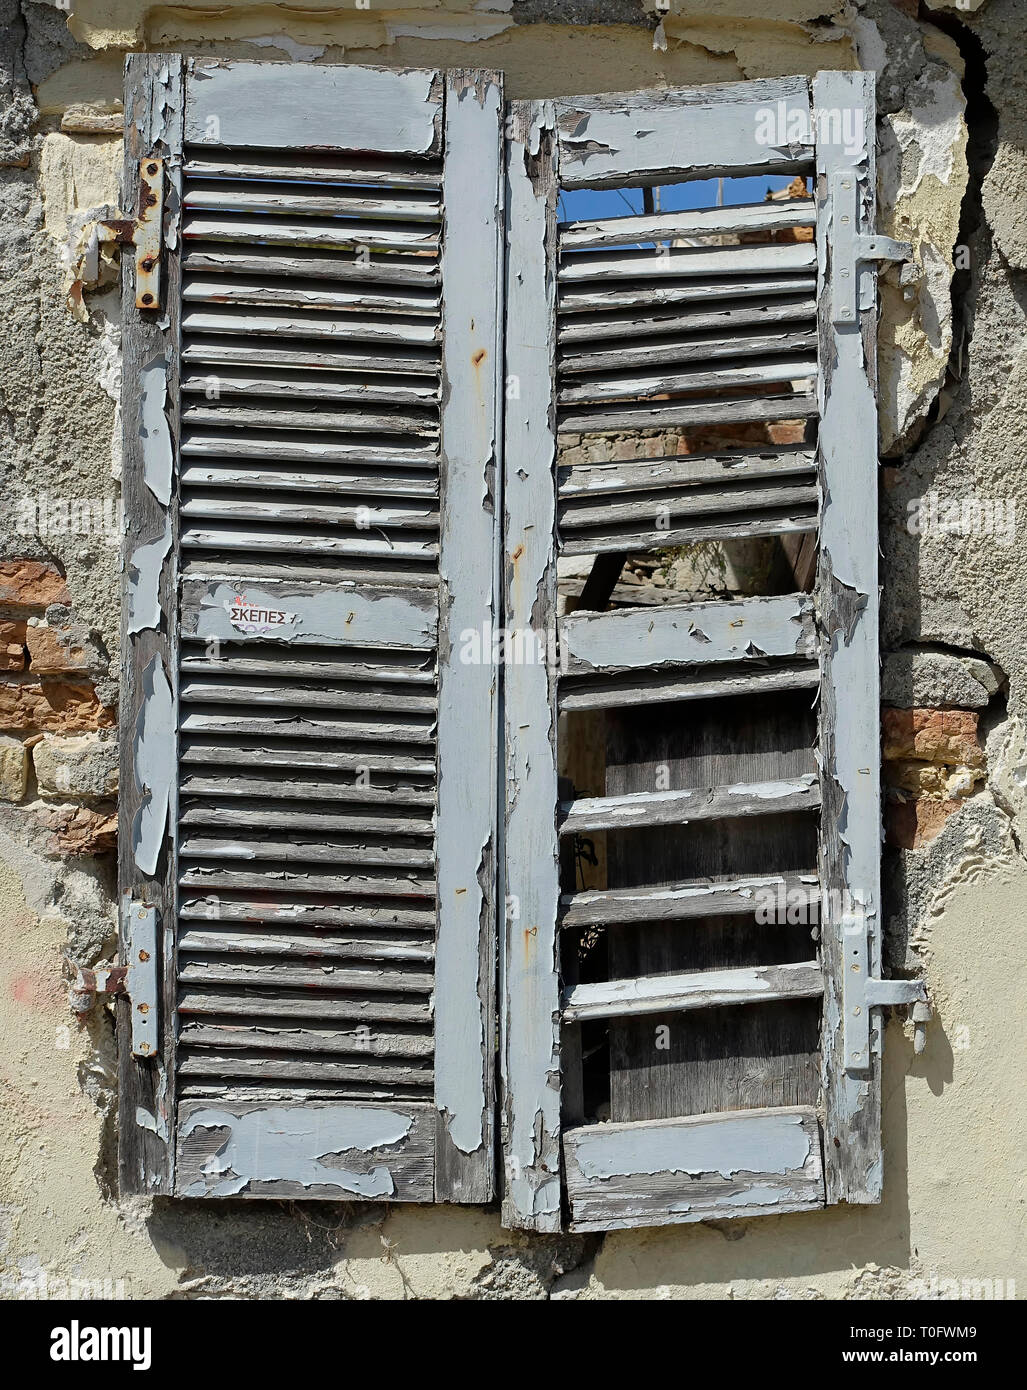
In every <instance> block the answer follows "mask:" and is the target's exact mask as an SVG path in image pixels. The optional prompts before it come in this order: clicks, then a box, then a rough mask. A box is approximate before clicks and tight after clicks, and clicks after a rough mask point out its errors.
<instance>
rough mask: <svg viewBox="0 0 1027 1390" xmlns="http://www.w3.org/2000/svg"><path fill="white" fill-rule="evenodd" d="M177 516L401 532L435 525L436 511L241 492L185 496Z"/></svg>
mask: <svg viewBox="0 0 1027 1390" xmlns="http://www.w3.org/2000/svg"><path fill="white" fill-rule="evenodd" d="M180 511H181V515H182V516H184V517H186V518H192V517H202V518H207V519H211V520H215V519H221V518H224V519H225V520H227V521H235V522H242V521H257V522H261V521H265V522H278V523H281V524H283V525H284V524H286V523H288V522H290V521H291V522H310V523H311V524H321V525H325V526H332V527H334V526H356V527H357V528H358V529H360V530H364V529H365V528H370V527H373V528H374V529H375V530H376V531H381V530H385V529H386V528H389V527H396V528H399V529H401V530H415V531H423V530H425V529H434V528H435V527H437V526H438V524H439V514H438V511H436V510H434V509H433V508H432V507H431V506H430V505H429V504H426V503H419V502H417V501H414V500H411V501H404V500H399V499H397V500H396V501H394V502H390V503H381V502H379V503H377V505H374V506H372V505H367V504H361V503H353V504H351V505H349V506H346V505H343V504H339V505H337V506H333V505H332V504H331V503H328V502H321V503H318V502H286V501H281V502H260V501H257V500H255V499H253V498H250V497H247V496H245V494H242V493H233V494H230V495H229V496H227V497H218V496H215V495H214V494H213V493H212V492H200V493H198V494H197V495H195V496H193V495H191V494H186V495H185V496H184V497H183V499H182V505H181V508H180Z"/></svg>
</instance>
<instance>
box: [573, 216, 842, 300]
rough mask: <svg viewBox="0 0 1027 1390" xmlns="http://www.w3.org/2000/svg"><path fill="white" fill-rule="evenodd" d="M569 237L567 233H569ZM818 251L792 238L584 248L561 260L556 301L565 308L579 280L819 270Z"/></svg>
mask: <svg viewBox="0 0 1027 1390" xmlns="http://www.w3.org/2000/svg"><path fill="white" fill-rule="evenodd" d="M565 235H566V234H565ZM816 265H817V252H816V247H815V246H814V245H813V244H812V242H805V241H799V242H790V243H786V244H784V245H781V246H777V245H771V246H716V247H702V246H670V247H666V248H663V250H662V251H661V252H659V253H657V252H656V251H654V250H652V249H648V250H646V249H643V250H638V251H636V250H628V251H597V252H591V251H582V252H577V253H575V254H573V255H570V256H567V257H566V258H565V259H563V260H562V261H561V264H560V269H559V274H558V279H559V283H560V286H561V292H560V297H559V299H558V301H557V306H558V308H559V309H563V308H565V307H566V305H565V303H564V299H563V293H564V287H565V286H568V285H571V286H573V285H575V284H578V283H580V282H601V283H602V284H608V283H610V282H611V281H612V282H614V283H616V282H617V281H619V280H633V281H637V282H640V283H645V282H647V281H649V280H652V279H657V280H663V279H684V278H689V279H691V278H692V277H693V276H701V277H703V278H707V277H710V278H713V279H720V278H723V279H727V280H733V279H742V280H748V279H751V278H752V277H753V276H758V275H767V276H773V277H775V278H776V277H780V276H781V275H787V274H792V273H795V272H801V271H805V272H807V273H808V274H814V275H815V274H816Z"/></svg>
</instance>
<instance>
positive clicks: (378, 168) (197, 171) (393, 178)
mask: <svg viewBox="0 0 1027 1390" xmlns="http://www.w3.org/2000/svg"><path fill="white" fill-rule="evenodd" d="M183 171H184V173H185V176H186V178H187V179H190V178H195V179H224V180H226V181H231V180H234V179H240V180H243V181H245V182H250V181H252V180H270V181H271V182H281V181H282V180H283V179H290V180H295V181H296V182H297V183H305V184H306V183H314V184H317V183H326V184H337V183H342V184H347V183H349V184H356V185H358V186H359V185H367V186H369V187H373V186H374V185H376V184H384V185H385V186H386V187H388V188H441V186H442V164H441V163H437V164H434V165H433V164H432V163H430V162H429V161H427V160H425V161H419V162H416V163H415V162H414V161H413V160H403V159H376V158H374V156H372V155H361V156H359V158H356V159H354V158H349V157H347V156H346V155H341V154H334V155H333V154H330V153H329V152H327V151H325V152H324V153H319V154H318V155H317V157H316V158H314V157H313V156H309V157H308V156H305V155H304V154H303V153H302V152H290V153H289V154H288V155H283V156H282V157H281V158H280V159H277V160H276V159H275V157H274V155H273V154H272V153H271V152H270V151H268V150H232V151H231V152H228V151H224V150H221V151H219V150H203V149H200V148H198V147H197V146H195V145H194V146H192V147H190V148H189V149H188V150H187V152H186V157H185V160H184V162H183Z"/></svg>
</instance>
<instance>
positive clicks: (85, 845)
mask: <svg viewBox="0 0 1027 1390" xmlns="http://www.w3.org/2000/svg"><path fill="white" fill-rule="evenodd" d="M39 820H40V822H41V823H42V824H43V825H44V826H46V827H47V829H48V830H52V831H53V832H54V838H55V840H56V842H57V847H58V849H60V850H61V851H62V852H63V853H64V854H108V853H110V851H111V850H113V849H116V848H117V844H118V817H117V813H116V812H113V811H90V810H87V809H86V807H85V806H61V807H55V808H53V809H48V810H46V811H41V812H40V813H39Z"/></svg>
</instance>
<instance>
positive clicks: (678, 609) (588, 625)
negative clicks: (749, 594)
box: [558, 594, 817, 676]
mask: <svg viewBox="0 0 1027 1390" xmlns="http://www.w3.org/2000/svg"><path fill="white" fill-rule="evenodd" d="M558 632H559V641H560V657H561V667H562V670H563V671H564V672H565V673H566V674H568V675H572V676H573V675H593V674H606V673H611V672H617V671H632V670H636V671H637V670H638V669H639V668H643V667H644V668H650V667H658V666H667V665H686V666H687V665H693V664H697V663H702V664H706V663H722V662H737V661H742V660H746V659H751V658H757V659H759V658H763V657H771V656H778V657H802V656H813V655H815V653H816V651H817V644H816V633H815V630H814V621H813V601H812V599H811V598H809V597H808V596H807V595H805V594H789V595H782V596H780V597H775V598H749V599H735V600H726V601H723V602H712V603H684V604H675V605H673V606H671V605H668V606H667V607H666V608H662V609H660V610H659V611H657V612H654V611H652V610H651V609H646V608H637V609H630V608H622V609H617V610H614V611H613V612H611V613H574V614H571V615H569V616H567V617H565V618H562V619H560V621H559V625H558Z"/></svg>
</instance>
